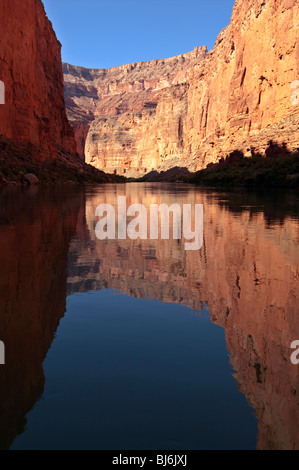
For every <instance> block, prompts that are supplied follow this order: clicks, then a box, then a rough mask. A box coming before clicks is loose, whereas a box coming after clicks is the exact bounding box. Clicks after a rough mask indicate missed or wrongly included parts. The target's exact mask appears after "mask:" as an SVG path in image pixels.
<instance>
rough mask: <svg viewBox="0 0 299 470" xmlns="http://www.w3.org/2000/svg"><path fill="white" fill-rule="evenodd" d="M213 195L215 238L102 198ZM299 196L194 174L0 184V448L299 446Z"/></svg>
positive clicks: (208, 201) (189, 199)
mask: <svg viewBox="0 0 299 470" xmlns="http://www.w3.org/2000/svg"><path fill="white" fill-rule="evenodd" d="M124 195H126V197H127V203H128V205H129V204H132V203H142V204H144V205H145V206H146V207H148V206H149V205H150V204H161V203H166V204H168V205H170V204H173V203H180V204H192V205H194V204H203V205H204V244H203V247H202V249H201V250H199V251H197V252H186V251H185V250H184V243H183V241H178V240H135V241H133V240H130V239H127V240H122V241H119V240H105V241H100V240H98V239H97V238H96V236H95V225H96V223H97V222H98V220H99V219H98V218H97V217H96V216H95V211H96V208H97V206H98V205H99V204H102V203H109V204H112V205H114V206H116V204H117V198H118V196H124ZM298 214H299V204H298V197H297V196H295V195H294V194H293V195H291V194H286V193H281V194H277V193H276V194H273V195H271V194H268V195H265V194H264V195H261V194H259V195H257V194H251V195H246V194H243V195H241V194H239V193H236V192H235V193H227V192H215V191H203V190H200V189H197V188H193V187H185V186H183V185H167V184H164V185H159V184H139V185H138V184H128V185H105V186H101V187H99V188H88V189H85V190H83V189H78V188H64V189H62V188H60V189H59V188H51V189H49V190H39V189H34V190H24V191H21V190H11V191H5V192H1V193H0V246H1V252H0V340H2V341H3V342H4V343H5V348H6V365H5V366H0V447H1V448H4V449H8V448H11V449H115V450H127V449H133V450H135V449H143V450H145V449H156V450H163V449H165V450H168V449H170V450H172V449H173V450H188V449H255V448H258V449H271V448H274V449H293V448H295V449H299V406H298V405H299V403H298V401H299V398H298V396H299V387H298V385H299V366H294V365H293V364H292V363H291V361H290V356H291V354H292V351H291V349H290V345H291V343H292V342H293V341H294V340H297V339H298V340H299V304H298V298H299V250H298V246H299V216H298Z"/></svg>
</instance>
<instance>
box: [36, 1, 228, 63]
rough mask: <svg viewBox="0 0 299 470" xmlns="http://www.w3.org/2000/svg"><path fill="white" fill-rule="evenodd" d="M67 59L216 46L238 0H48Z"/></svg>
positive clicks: (107, 59) (125, 57) (156, 55)
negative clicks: (216, 41)
mask: <svg viewBox="0 0 299 470" xmlns="http://www.w3.org/2000/svg"><path fill="white" fill-rule="evenodd" d="M44 5H45V8H46V12H47V15H48V17H49V18H50V20H51V21H52V23H53V26H54V29H55V31H56V34H57V37H58V39H59V40H60V42H61V43H62V60H63V61H64V62H69V63H71V64H73V65H81V66H83V67H90V68H109V67H114V66H118V65H122V64H126V63H131V62H139V61H146V60H153V59H162V58H167V57H172V56H175V55H178V54H182V53H185V52H189V51H191V50H193V49H194V47H195V46H202V45H207V47H208V49H211V48H212V47H213V45H214V43H215V40H216V37H217V36H218V34H219V33H220V31H221V29H223V28H224V27H225V26H227V25H228V24H229V21H230V17H231V13H232V8H233V5H234V0H44Z"/></svg>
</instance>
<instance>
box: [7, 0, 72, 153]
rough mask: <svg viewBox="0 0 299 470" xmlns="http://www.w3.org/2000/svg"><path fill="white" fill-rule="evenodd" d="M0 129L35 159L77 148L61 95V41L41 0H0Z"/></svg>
mask: <svg viewBox="0 0 299 470" xmlns="http://www.w3.org/2000/svg"><path fill="white" fill-rule="evenodd" d="M0 31H1V37H0V80H1V81H2V82H4V85H5V105H1V106H0V134H1V135H2V136H4V137H5V138H7V139H10V140H11V141H13V142H14V143H15V144H19V145H20V146H21V147H22V149H24V150H26V151H28V152H29V153H30V154H31V155H33V156H34V157H35V158H37V159H38V160H42V161H44V160H46V159H47V158H49V157H51V158H56V157H58V156H59V154H60V153H76V144H75V140H74V133H73V130H72V128H71V127H70V125H69V123H68V120H67V117H66V112H65V102H64V96H63V75H62V68H61V52H60V49H61V44H60V43H59V42H58V40H57V38H56V35H55V33H54V31H53V29H52V24H51V23H50V21H49V20H48V18H47V17H46V14H45V11H44V7H43V4H42V2H41V1H40V0H24V1H22V2H20V1H19V0H9V1H7V0H0Z"/></svg>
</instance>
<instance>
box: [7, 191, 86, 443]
mask: <svg viewBox="0 0 299 470" xmlns="http://www.w3.org/2000/svg"><path fill="white" fill-rule="evenodd" d="M0 199H1V202H0V246H1V250H0V336H1V340H2V341H3V342H4V343H5V348H6V365H5V366H1V368H0V448H1V449H7V448H9V447H10V445H11V443H12V442H13V440H14V438H15V437H16V435H17V434H19V433H21V432H22V431H23V429H24V426H25V424H26V420H25V415H26V413H27V412H28V411H29V410H30V409H31V408H32V406H33V405H34V404H35V402H36V401H37V400H38V398H39V397H40V396H41V394H42V392H43V387H44V382H45V377H44V373H43V368H42V362H43V360H44V358H45V356H46V353H47V351H48V349H49V347H50V346H51V343H52V340H53V338H54V334H55V331H56V329H57V327H58V324H59V321H60V319H61V317H62V316H63V315H64V312H65V302H66V280H67V253H68V248H69V242H70V239H71V237H72V236H73V235H74V233H75V229H76V223H77V214H78V209H79V207H80V204H81V207H82V198H81V196H80V195H78V194H75V193H74V192H73V193H70V192H69V191H68V192H64V191H62V192H61V191H58V192H57V191H47V192H40V191H38V190H33V191H24V192H21V191H19V190H18V191H8V192H1V193H0ZM83 201H84V199H83Z"/></svg>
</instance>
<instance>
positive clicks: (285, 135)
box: [63, 0, 299, 176]
mask: <svg viewBox="0 0 299 470" xmlns="http://www.w3.org/2000/svg"><path fill="white" fill-rule="evenodd" d="M298 28H299V12H298V2H297V1H296V0H280V1H277V0H249V1H248V0H246V1H245V0H237V1H236V3H235V7H234V10H233V15H232V19H231V23H230V25H229V26H228V27H227V28H226V29H224V30H223V31H222V32H221V33H220V35H219V36H218V38H217V41H216V44H215V47H214V48H213V49H212V50H211V51H210V52H209V53H208V52H207V50H206V48H205V47H202V48H196V49H195V50H194V51H193V52H191V53H189V54H185V55H181V56H178V57H175V58H172V59H167V60H157V61H152V62H146V63H137V64H128V65H125V66H121V67H116V68H113V69H109V70H95V69H92V70H91V69H84V68H82V67H73V66H71V65H68V64H64V66H63V71H64V80H65V95H66V100H67V108H68V116H69V118H70V120H71V122H72V125H73V127H74V129H75V133H76V140H77V145H78V149H79V151H80V154H81V156H82V158H83V157H84V152H85V156H86V160H87V162H88V163H91V164H92V165H94V166H96V167H97V168H100V169H106V170H107V171H109V172H116V173H119V174H126V175H128V176H140V175H144V173H147V172H149V171H151V170H153V169H155V170H156V169H158V170H167V169H169V168H171V167H174V166H182V167H187V168H189V169H190V170H197V169H201V168H204V167H206V166H207V164H209V163H212V162H217V161H218V160H219V158H220V157H222V156H226V155H227V154H228V153H230V152H232V151H234V150H236V149H238V150H241V151H243V152H244V154H245V155H246V156H251V155H252V152H253V150H256V151H260V152H261V153H263V152H264V151H265V149H266V147H267V145H268V143H269V141H271V140H273V141H276V142H278V143H280V144H282V143H285V144H286V146H287V147H288V148H289V149H290V150H294V149H296V148H297V147H298V146H299V124H298V123H299V105H295V104H294V103H295V101H293V103H292V101H291V96H292V93H293V92H294V90H292V88H291V85H292V83H293V82H294V81H295V80H298V79H299V43H298V37H299V35H298V31H299V30H298Z"/></svg>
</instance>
